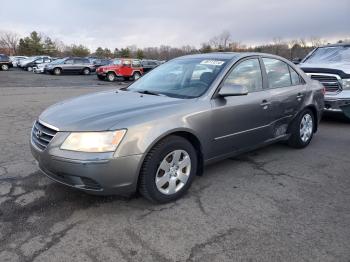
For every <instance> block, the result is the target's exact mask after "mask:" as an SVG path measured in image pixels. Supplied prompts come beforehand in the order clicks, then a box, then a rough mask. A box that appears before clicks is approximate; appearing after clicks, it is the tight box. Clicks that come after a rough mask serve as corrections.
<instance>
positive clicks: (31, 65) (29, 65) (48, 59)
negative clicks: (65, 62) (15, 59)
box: [22, 57, 53, 72]
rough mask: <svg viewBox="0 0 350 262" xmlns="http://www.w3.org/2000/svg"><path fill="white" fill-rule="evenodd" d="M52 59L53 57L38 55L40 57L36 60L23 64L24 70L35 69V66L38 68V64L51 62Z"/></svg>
mask: <svg viewBox="0 0 350 262" xmlns="http://www.w3.org/2000/svg"><path fill="white" fill-rule="evenodd" d="M52 61H53V59H52V58H51V57H38V58H35V59H34V60H31V61H29V62H28V63H25V64H23V65H22V68H23V69H24V70H27V71H29V72H31V71H33V68H37V67H38V65H41V64H48V63H51V62H52Z"/></svg>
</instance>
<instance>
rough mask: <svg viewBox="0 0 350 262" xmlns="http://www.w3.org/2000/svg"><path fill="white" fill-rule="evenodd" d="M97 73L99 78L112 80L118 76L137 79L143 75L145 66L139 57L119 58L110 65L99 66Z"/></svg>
mask: <svg viewBox="0 0 350 262" xmlns="http://www.w3.org/2000/svg"><path fill="white" fill-rule="evenodd" d="M96 74H97V77H98V79H100V80H108V81H110V82H113V81H114V80H115V79H116V78H117V77H124V78H125V79H128V80H137V79H139V78H140V77H141V76H142V75H143V68H142V65H141V61H140V60H139V59H131V58H118V59H114V60H113V61H112V63H111V64H109V65H106V66H100V67H98V68H97V69H96Z"/></svg>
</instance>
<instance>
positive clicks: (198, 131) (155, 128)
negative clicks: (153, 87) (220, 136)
mask: <svg viewBox="0 0 350 262" xmlns="http://www.w3.org/2000/svg"><path fill="white" fill-rule="evenodd" d="M137 122H139V123H137ZM125 127H126V128H127V129H128V131H127V133H126V135H125V137H124V139H123V141H122V142H121V144H120V145H119V147H118V148H117V150H116V152H115V156H116V157H121V156H129V155H135V154H144V153H147V152H148V151H149V150H150V149H151V148H152V147H153V146H154V145H155V144H156V143H157V142H158V141H160V140H161V139H162V138H164V137H166V136H168V135H170V134H173V133H175V132H187V133H191V134H192V135H194V136H196V137H197V138H198V140H199V141H200V143H201V145H202V153H203V155H204V156H206V155H207V153H208V151H209V149H210V143H211V141H212V132H211V129H212V126H211V106H210V103H209V102H208V101H200V100H196V101H193V102H192V103H186V105H182V106H181V108H179V107H175V108H166V109H163V110H161V111H157V112H153V113H149V112H148V113H147V114H144V115H140V116H136V117H133V118H129V119H128V120H126V121H123V122H121V123H119V124H118V125H117V126H115V127H114V128H113V129H119V128H125Z"/></svg>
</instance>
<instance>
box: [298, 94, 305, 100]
mask: <svg viewBox="0 0 350 262" xmlns="http://www.w3.org/2000/svg"><path fill="white" fill-rule="evenodd" d="M303 97H304V95H303V94H302V93H298V95H297V100H298V101H301V99H302V98H303Z"/></svg>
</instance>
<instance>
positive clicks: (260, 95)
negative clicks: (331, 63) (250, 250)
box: [31, 53, 324, 203]
mask: <svg viewBox="0 0 350 262" xmlns="http://www.w3.org/2000/svg"><path fill="white" fill-rule="evenodd" d="M323 99H324V89H323V87H322V86H321V85H320V84H319V83H318V82H316V81H313V80H311V79H310V78H308V77H307V76H306V75H305V74H304V73H303V72H302V71H301V70H300V69H298V68H296V67H295V66H294V64H292V63H290V62H289V61H287V60H285V59H283V58H281V57H278V56H272V55H268V54H261V53H211V54H199V55H191V56H185V57H180V58H176V59H174V60H171V61H169V62H167V63H164V64H163V65H161V66H159V67H157V68H156V69H154V70H153V71H151V72H150V73H148V74H146V75H145V76H144V77H142V78H141V79H139V80H138V81H136V82H134V83H133V84H132V85H130V86H129V87H128V88H125V89H121V90H114V91H107V92H99V93H94V94H89V95H85V96H81V97H78V98H74V99H70V100H67V101H63V102H60V103H58V104H55V105H53V106H51V107H49V108H48V109H46V110H45V111H44V112H43V113H42V114H41V115H40V116H39V118H38V119H37V120H36V121H35V123H34V125H33V129H32V132H31V150H32V153H33V155H34V157H35V158H36V160H37V161H38V165H39V168H40V169H41V170H42V172H43V173H44V174H46V175H47V176H48V177H50V178H51V179H53V180H55V181H57V182H59V183H62V184H65V185H67V186H71V187H74V188H77V189H80V190H84V191H86V192H90V193H94V194H103V195H106V194H127V193H128V194H129V193H131V192H135V191H137V190H138V191H139V192H140V193H141V194H142V195H143V196H144V197H146V198H147V199H149V200H151V201H154V202H158V203H165V202H169V201H173V200H176V199H178V198H179V197H181V196H182V195H183V194H184V193H185V192H186V191H187V190H188V189H189V187H190V185H191V183H192V181H193V178H194V176H195V175H198V174H201V173H202V172H203V168H204V166H205V165H206V164H208V163H212V162H215V161H219V160H221V159H225V158H227V157H231V156H234V155H237V154H240V153H242V152H246V151H249V150H253V149H255V148H258V147H261V146H264V145H267V144H270V143H274V142H278V141H286V142H287V144H289V145H290V146H292V147H294V148H303V147H306V146H307V145H309V143H310V141H311V139H312V137H313V135H314V133H315V132H316V131H317V128H318V123H319V121H320V118H321V113H322V109H323V108H324V100H323ZM213 182H214V178H213Z"/></svg>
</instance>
